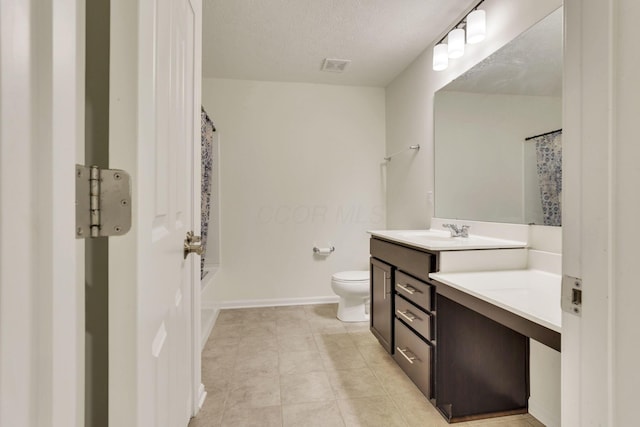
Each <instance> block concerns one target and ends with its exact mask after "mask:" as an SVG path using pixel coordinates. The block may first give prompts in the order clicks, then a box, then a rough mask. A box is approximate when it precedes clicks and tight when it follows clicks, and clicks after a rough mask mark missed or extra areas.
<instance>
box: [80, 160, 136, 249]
mask: <svg viewBox="0 0 640 427" xmlns="http://www.w3.org/2000/svg"><path fill="white" fill-rule="evenodd" d="M129 229H131V177H130V176H129V174H128V173H127V172H125V171H122V170H119V169H100V168H99V167H97V166H84V165H76V239H86V238H94V237H109V236H122V235H123V234H126V233H127V232H128V231H129Z"/></svg>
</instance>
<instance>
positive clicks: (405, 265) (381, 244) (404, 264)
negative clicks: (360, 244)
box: [369, 238, 435, 280]
mask: <svg viewBox="0 0 640 427" xmlns="http://www.w3.org/2000/svg"><path fill="white" fill-rule="evenodd" d="M369 247H370V253H371V256H372V257H374V258H378V259H381V260H383V261H385V262H387V263H389V264H391V265H393V266H395V267H397V268H399V269H400V270H404V271H410V272H411V274H413V275H414V276H416V277H419V278H421V279H422V280H427V279H429V273H431V272H432V271H434V270H435V257H434V256H433V255H432V254H430V253H427V252H422V251H418V250H416V249H411V248H407V247H406V246H402V245H397V244H395V243H391V242H387V241H386V240H380V239H376V238H371V239H370V244H369Z"/></svg>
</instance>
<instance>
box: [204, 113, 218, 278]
mask: <svg viewBox="0 0 640 427" xmlns="http://www.w3.org/2000/svg"><path fill="white" fill-rule="evenodd" d="M215 131H216V128H215V126H214V125H213V122H212V121H211V119H210V118H209V116H208V115H207V112H206V111H204V108H202V109H201V112H200V132H201V151H202V175H201V183H202V184H201V186H202V187H201V189H202V199H201V202H200V203H201V204H200V208H201V210H200V212H201V213H200V230H201V231H200V233H201V235H202V247H203V248H204V251H203V252H202V257H201V258H200V278H201V279H202V277H204V259H205V256H206V251H207V234H208V231H209V218H210V215H209V212H210V209H211V173H212V168H213V133H214V132H215Z"/></svg>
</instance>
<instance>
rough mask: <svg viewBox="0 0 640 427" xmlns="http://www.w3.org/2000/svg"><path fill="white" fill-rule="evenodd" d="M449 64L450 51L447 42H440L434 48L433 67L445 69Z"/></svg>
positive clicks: (436, 69) (438, 69) (437, 69)
mask: <svg viewBox="0 0 640 427" xmlns="http://www.w3.org/2000/svg"><path fill="white" fill-rule="evenodd" d="M448 66H449V52H448V49H447V44H446V43H440V44H437V45H435V46H434V48H433V69H434V70H435V71H442V70H445V69H446V68H447V67H448Z"/></svg>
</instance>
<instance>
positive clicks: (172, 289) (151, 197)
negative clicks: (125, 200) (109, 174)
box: [109, 0, 201, 427]
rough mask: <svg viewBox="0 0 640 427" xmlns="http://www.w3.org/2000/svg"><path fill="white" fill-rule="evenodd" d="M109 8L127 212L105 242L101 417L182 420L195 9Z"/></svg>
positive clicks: (195, 264)
mask: <svg viewBox="0 0 640 427" xmlns="http://www.w3.org/2000/svg"><path fill="white" fill-rule="evenodd" d="M111 6H112V16H111V77H110V85H111V87H110V159H109V161H110V165H111V166H112V167H114V168H120V169H125V170H127V171H128V172H130V173H131V174H132V182H133V188H132V191H133V194H132V196H133V199H132V200H133V203H132V207H133V210H134V220H133V227H132V230H131V231H130V232H129V234H128V235H127V236H125V237H124V238H122V239H112V241H110V248H109V287H110V296H109V329H110V333H109V335H110V342H109V345H110V350H109V356H110V365H109V369H110V384H109V423H110V425H112V426H118V427H120V426H154V427H162V426H171V427H177V426H186V425H187V423H188V421H189V418H190V416H191V415H192V414H193V408H194V401H195V400H196V399H197V398H198V397H197V396H195V395H194V384H193V372H194V367H193V364H194V359H195V358H194V357H193V340H194V336H193V334H194V329H195V327H194V324H193V323H194V322H193V318H194V317H195V315H196V313H195V310H194V307H193V301H194V298H195V297H196V295H195V292H197V291H198V290H199V278H200V273H199V261H200V260H199V257H197V255H195V254H191V255H188V256H187V258H186V259H185V258H184V256H183V244H184V240H185V238H186V235H187V232H189V231H195V232H196V233H198V232H199V210H196V209H194V206H199V205H200V198H199V197H200V196H199V191H200V187H199V185H197V186H196V183H199V180H196V179H195V178H194V177H195V176H198V177H199V176H200V167H199V162H200V152H199V147H200V133H199V125H198V127H197V129H196V123H199V117H200V111H199V105H200V104H199V102H200V93H199V92H200V83H199V80H200V73H199V65H198V66H196V65H197V64H196V62H197V61H198V60H199V57H200V52H199V50H198V49H199V43H196V41H197V40H198V38H199V37H200V36H199V34H198V31H199V28H200V19H201V18H200V16H201V12H200V5H199V4H198V3H197V2H195V1H190V0H170V1H169V0H163V1H160V0H138V1H131V0H112V2H111ZM196 117H197V118H198V121H196V120H195V118H196ZM198 385H199V381H198Z"/></svg>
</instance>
